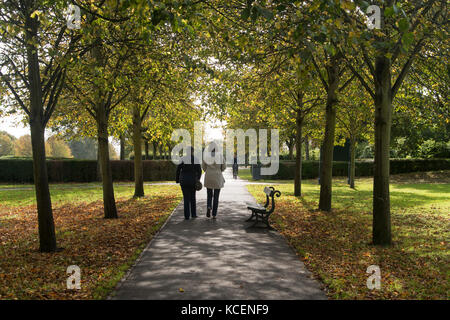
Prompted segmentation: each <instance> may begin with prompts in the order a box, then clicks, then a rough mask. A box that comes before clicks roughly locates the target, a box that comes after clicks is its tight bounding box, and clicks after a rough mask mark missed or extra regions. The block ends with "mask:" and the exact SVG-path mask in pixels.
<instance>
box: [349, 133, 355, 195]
mask: <svg viewBox="0 0 450 320" xmlns="http://www.w3.org/2000/svg"><path fill="white" fill-rule="evenodd" d="M355 146H356V141H355V139H350V188H352V189H355Z"/></svg>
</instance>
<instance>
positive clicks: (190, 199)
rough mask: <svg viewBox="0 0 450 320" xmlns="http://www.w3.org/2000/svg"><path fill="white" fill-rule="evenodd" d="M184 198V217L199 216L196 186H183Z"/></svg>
mask: <svg viewBox="0 0 450 320" xmlns="http://www.w3.org/2000/svg"><path fill="white" fill-rule="evenodd" d="M181 191H183V200H184V217H185V218H186V219H189V217H190V216H192V217H195V216H197V206H196V203H195V187H186V186H181Z"/></svg>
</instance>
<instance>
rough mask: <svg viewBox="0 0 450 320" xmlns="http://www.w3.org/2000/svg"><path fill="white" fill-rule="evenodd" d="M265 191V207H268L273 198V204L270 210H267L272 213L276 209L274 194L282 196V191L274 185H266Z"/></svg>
mask: <svg viewBox="0 0 450 320" xmlns="http://www.w3.org/2000/svg"><path fill="white" fill-rule="evenodd" d="M264 193H265V194H266V203H265V205H264V207H265V208H267V207H268V206H269V203H270V199H272V206H271V208H270V210H269V211H267V213H272V212H273V211H274V210H275V199H274V196H275V195H276V196H277V197H279V196H281V192H280V191H278V190H275V188H274V187H265V188H264Z"/></svg>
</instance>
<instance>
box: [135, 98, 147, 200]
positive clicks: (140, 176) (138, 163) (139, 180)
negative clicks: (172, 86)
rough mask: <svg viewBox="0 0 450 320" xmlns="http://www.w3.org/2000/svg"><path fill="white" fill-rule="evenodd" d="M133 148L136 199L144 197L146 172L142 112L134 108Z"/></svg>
mask: <svg viewBox="0 0 450 320" xmlns="http://www.w3.org/2000/svg"><path fill="white" fill-rule="evenodd" d="M133 147H134V198H139V197H143V196H144V172H143V169H142V131H141V112H140V109H139V107H137V106H134V107H133Z"/></svg>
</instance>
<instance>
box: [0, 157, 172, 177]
mask: <svg viewBox="0 0 450 320" xmlns="http://www.w3.org/2000/svg"><path fill="white" fill-rule="evenodd" d="M142 165H143V171H144V181H163V180H168V181H171V180H175V173H176V166H175V164H173V163H172V161H167V160H145V161H142ZM111 168H112V174H113V180H114V181H133V180H134V162H133V161H130V160H124V161H120V160H112V161H111ZM47 170H48V179H49V182H93V181H98V174H97V161H96V160H75V159H70V160H47ZM0 182H16V183H30V182H33V161H32V160H31V159H0Z"/></svg>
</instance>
